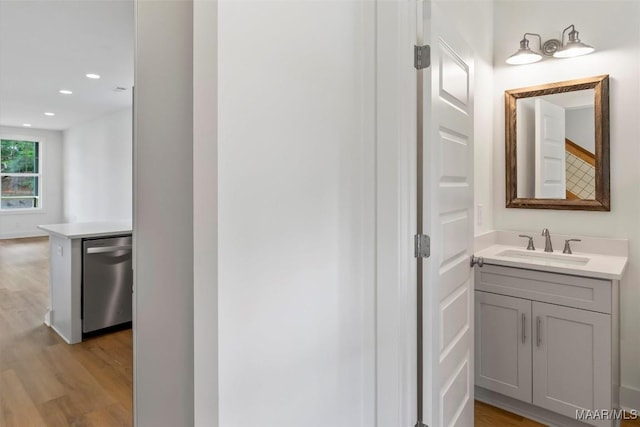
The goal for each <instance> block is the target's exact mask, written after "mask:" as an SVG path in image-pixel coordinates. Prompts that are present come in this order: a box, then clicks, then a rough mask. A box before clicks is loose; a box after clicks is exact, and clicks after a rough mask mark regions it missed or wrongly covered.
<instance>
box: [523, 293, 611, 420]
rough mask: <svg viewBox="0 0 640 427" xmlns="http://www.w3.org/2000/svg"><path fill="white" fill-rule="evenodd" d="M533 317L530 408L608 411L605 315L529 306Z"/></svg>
mask: <svg viewBox="0 0 640 427" xmlns="http://www.w3.org/2000/svg"><path fill="white" fill-rule="evenodd" d="M533 315H534V324H533V332H534V334H533V343H534V344H533V404H534V405H538V406H541V407H543V408H546V409H549V410H551V411H554V412H558V413H560V414H563V415H566V416H568V417H571V418H575V416H576V410H579V409H592V410H595V409H600V410H602V409H611V316H610V315H608V314H602V313H595V312H592V311H587V310H578V309H575V308H569V307H563V306H559V305H553V304H546V303H541V302H535V301H534V302H533ZM596 425H600V424H598V422H596ZM602 425H610V423H609V424H607V423H603V424H602Z"/></svg>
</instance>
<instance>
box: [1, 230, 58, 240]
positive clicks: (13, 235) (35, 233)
mask: <svg viewBox="0 0 640 427" xmlns="http://www.w3.org/2000/svg"><path fill="white" fill-rule="evenodd" d="M47 235H48V234H47V233H45V232H44V231H41V230H34V231H15V232H13V233H2V234H0V240H6V239H22V238H26V237H46V236H47Z"/></svg>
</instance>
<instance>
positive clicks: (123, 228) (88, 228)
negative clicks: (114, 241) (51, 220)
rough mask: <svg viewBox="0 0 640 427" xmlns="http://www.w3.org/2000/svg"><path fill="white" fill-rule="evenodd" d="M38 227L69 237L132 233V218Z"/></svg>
mask: <svg viewBox="0 0 640 427" xmlns="http://www.w3.org/2000/svg"><path fill="white" fill-rule="evenodd" d="M38 228H39V229H41V230H44V231H46V232H48V233H51V234H55V235H57V236H61V237H66V238H68V239H81V238H84V237H101V236H115V235H118V234H130V233H131V231H132V226H131V220H127V221H103V222H75V223H68V224H45V225H39V226H38Z"/></svg>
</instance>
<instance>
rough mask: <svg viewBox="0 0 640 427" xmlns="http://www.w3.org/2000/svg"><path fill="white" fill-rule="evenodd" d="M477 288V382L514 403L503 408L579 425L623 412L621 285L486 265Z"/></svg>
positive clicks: (479, 273)
mask: <svg viewBox="0 0 640 427" xmlns="http://www.w3.org/2000/svg"><path fill="white" fill-rule="evenodd" d="M475 286H476V292H475V385H476V387H479V388H481V389H486V390H491V391H492V392H495V393H498V394H499V395H501V396H507V397H508V398H509V399H510V400H505V401H504V402H506V406H505V404H504V402H502V403H503V404H502V405H500V404H498V406H503V407H505V409H511V410H513V409H514V407H515V409H520V410H521V413H524V414H525V415H531V414H533V415H534V416H538V417H539V419H540V420H547V419H548V418H545V416H547V415H549V411H550V412H553V413H554V414H561V415H564V416H566V417H568V418H570V419H571V420H572V421H573V420H575V418H576V411H577V410H578V411H580V410H583V409H587V410H605V409H606V410H611V409H615V408H617V407H618V395H617V384H619V381H618V377H619V370H618V369H619V365H618V360H617V359H618V349H617V346H618V338H617V336H618V328H617V322H618V320H617V298H618V295H617V290H618V282H617V281H611V280H603V279H594V278H586V277H578V276H570V275H562V274H555V273H548V272H540V271H533V270H526V269H518V268H511V267H502V266H494V265H485V266H484V267H482V268H476V273H475ZM572 300H575V301H576V303H575V304H574V303H572ZM554 302H555V303H554ZM558 302H559V303H558ZM585 307H588V308H590V309H585ZM481 389H478V388H477V389H476V390H477V391H476V395H477V396H480V400H485V401H488V403H494V404H496V402H492V401H490V399H483V398H482V396H483V393H482V390H481ZM478 390H479V391H480V392H479V393H478ZM494 397H495V395H494ZM515 401H519V402H525V403H522V404H521V403H517V402H516V403H515V404H514V402H515ZM518 405H528V406H518ZM540 408H542V411H541V413H540V414H537V413H536V410H538V409H540ZM565 421H566V422H567V423H566V424H563V422H565ZM556 422H558V421H556ZM574 422H575V421H574ZM587 423H588V424H591V425H596V426H603V427H604V426H607V427H610V426H611V425H613V424H612V422H611V421H608V420H589V421H587ZM559 425H570V424H569V423H568V420H564V421H562V420H560V421H559Z"/></svg>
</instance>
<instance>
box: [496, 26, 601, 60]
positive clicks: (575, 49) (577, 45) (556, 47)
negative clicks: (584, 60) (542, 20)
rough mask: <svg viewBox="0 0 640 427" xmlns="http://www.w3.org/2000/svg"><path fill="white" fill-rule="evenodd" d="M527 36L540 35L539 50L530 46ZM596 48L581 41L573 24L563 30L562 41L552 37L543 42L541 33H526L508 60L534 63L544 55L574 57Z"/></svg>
mask: <svg viewBox="0 0 640 427" xmlns="http://www.w3.org/2000/svg"><path fill="white" fill-rule="evenodd" d="M569 29H571V31H570V32H569V39H568V40H567V42H566V43H565V42H564V36H565V33H566V32H567V30H569ZM527 36H536V37H538V51H534V50H531V48H529V40H528V39H527ZM594 50H595V49H594V48H593V47H591V46H589V45H587V44H584V43H582V42H581V41H580V39H579V38H578V32H577V31H576V29H575V26H574V25H573V24H571V25H569V26H568V27H567V28H565V29H564V30H563V31H562V41H560V40H557V39H550V40H547V41H546V42H544V44H543V43H542V37H540V34H536V33H524V36H523V38H522V40H520V49H518V51H517V52H516V53H514V54H513V55H511V56H510V57H508V58H507V61H506V62H507V64H511V65H524V64H532V63H534V62H538V61H540V60H541V59H542V55H544V56H548V57H554V58H573V57H574V56H581V55H587V54H589V53H591V52H593V51H594Z"/></svg>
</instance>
